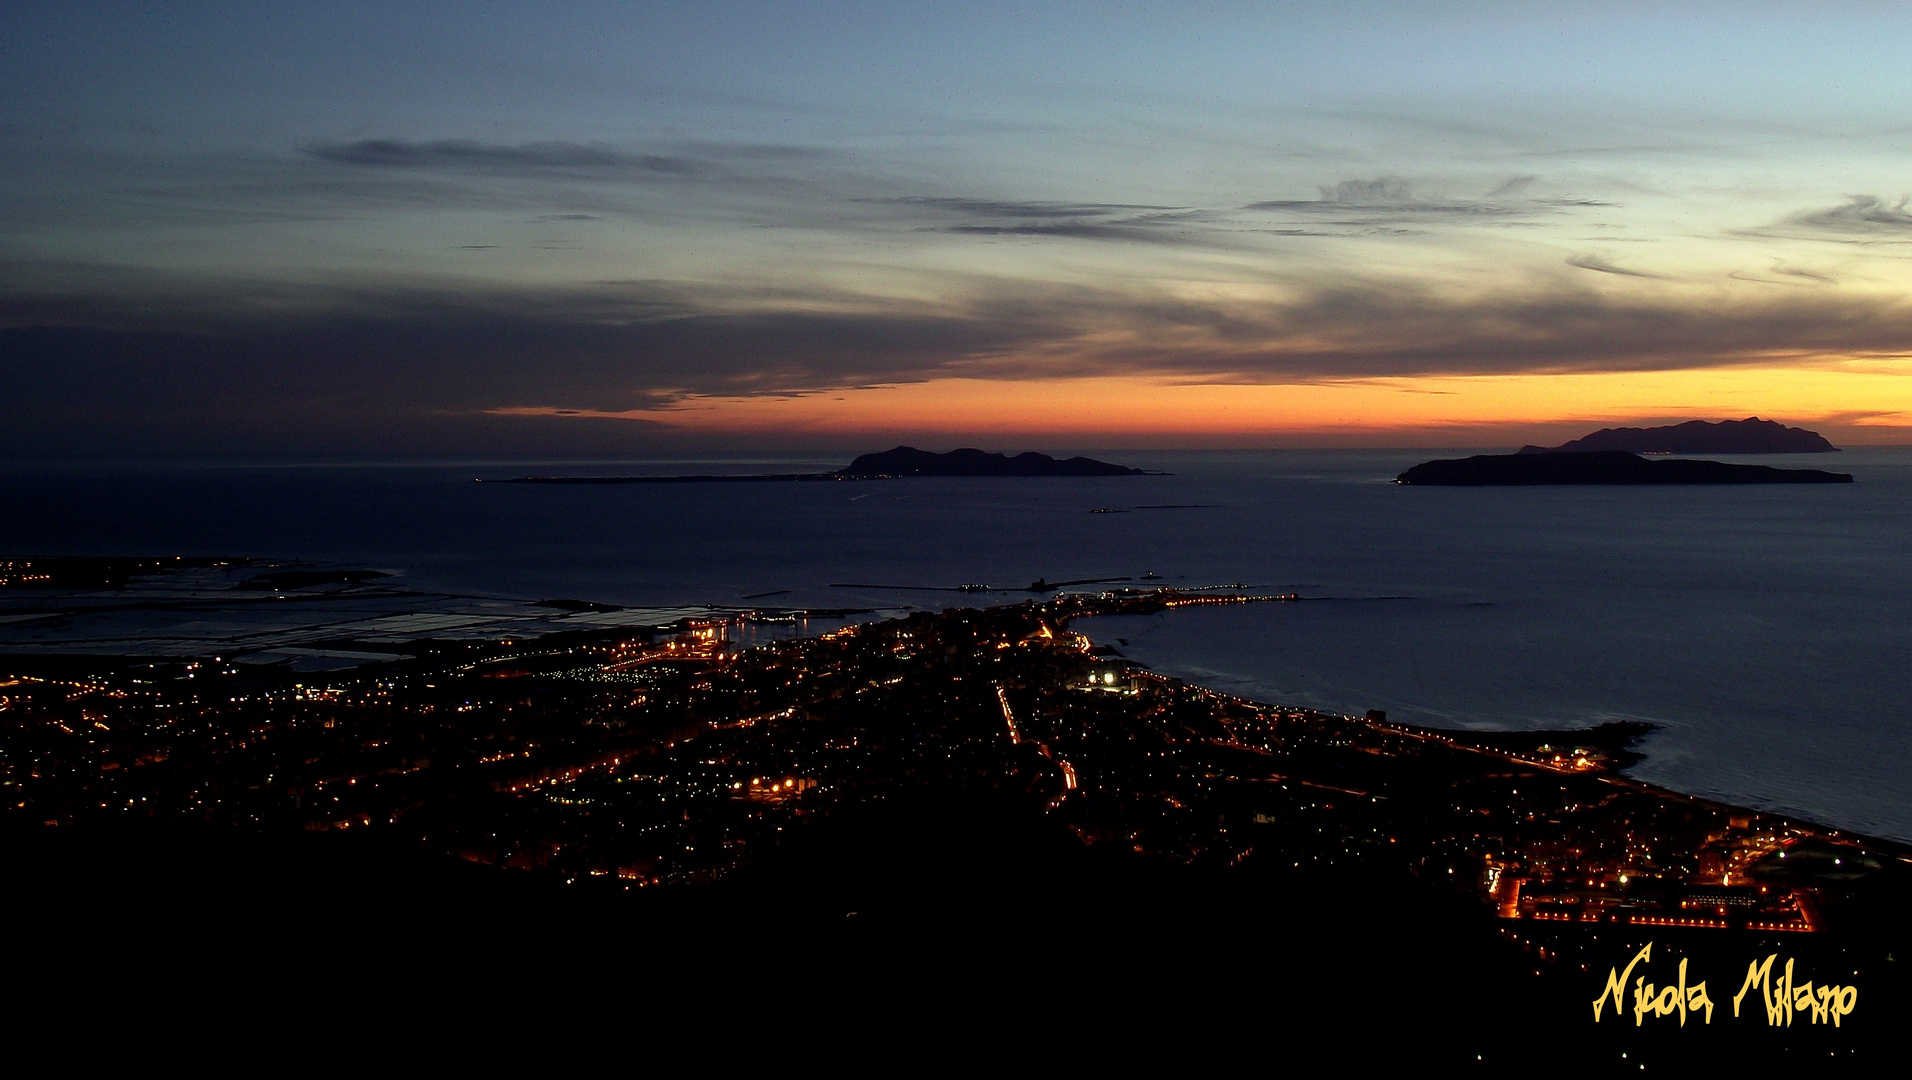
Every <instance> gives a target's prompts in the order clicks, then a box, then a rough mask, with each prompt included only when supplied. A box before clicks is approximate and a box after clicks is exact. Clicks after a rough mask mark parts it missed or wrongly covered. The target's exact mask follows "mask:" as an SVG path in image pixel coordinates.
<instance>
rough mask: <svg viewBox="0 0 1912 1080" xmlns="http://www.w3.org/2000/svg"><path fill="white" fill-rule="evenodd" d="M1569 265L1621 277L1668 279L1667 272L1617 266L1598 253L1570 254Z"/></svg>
mask: <svg viewBox="0 0 1912 1080" xmlns="http://www.w3.org/2000/svg"><path fill="white" fill-rule="evenodd" d="M1567 265H1568V266H1577V267H1579V268H1580V269H1582V270H1593V271H1596V272H1598V273H1602V274H1618V275H1620V276H1621V277H1634V278H1654V279H1658V280H1662V281H1664V280H1667V275H1665V274H1655V273H1652V272H1650V271H1646V270H1630V269H1628V268H1627V267H1624V266H1615V265H1614V264H1613V263H1610V262H1608V261H1607V260H1605V259H1602V258H1601V257H1600V256H1598V255H1570V256H1568V257H1567Z"/></svg>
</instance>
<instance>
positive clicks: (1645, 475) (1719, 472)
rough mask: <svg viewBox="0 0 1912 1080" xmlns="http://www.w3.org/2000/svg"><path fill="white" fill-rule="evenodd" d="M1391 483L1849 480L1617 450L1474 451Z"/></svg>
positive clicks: (1503, 484)
mask: <svg viewBox="0 0 1912 1080" xmlns="http://www.w3.org/2000/svg"><path fill="white" fill-rule="evenodd" d="M1394 482H1395V483H1397V484H1415V485H1421V486H1439V487H1511V486H1518V485H1532V484H1850V483H1852V474H1851V473H1836V472H1826V471H1824V470H1823V469H1775V468H1773V467H1772V466H1770V465H1733V464H1728V463H1726V462H1721V461H1698V460H1694V459H1691V458H1679V459H1669V460H1664V461H1649V460H1648V459H1646V458H1643V457H1641V456H1639V455H1638V454H1629V453H1627V452H1625V451H1623V450H1608V451H1601V452H1595V453H1562V452H1551V451H1550V452H1546V453H1531V454H1530V453H1519V454H1478V455H1475V456H1474V457H1469V458H1447V459H1442V460H1438V461H1424V462H1422V463H1421V464H1419V465H1416V466H1414V467H1413V468H1411V469H1409V470H1408V471H1406V472H1404V473H1402V474H1401V475H1399V476H1397V477H1395V478H1394Z"/></svg>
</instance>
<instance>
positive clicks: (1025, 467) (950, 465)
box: [479, 446, 1148, 484]
mask: <svg viewBox="0 0 1912 1080" xmlns="http://www.w3.org/2000/svg"><path fill="white" fill-rule="evenodd" d="M1146 475H1148V473H1147V471H1146V470H1143V469H1132V468H1129V467H1128V466H1126V465H1112V464H1110V463H1109V462H1106V461H1097V460H1096V459H1094V458H1087V457H1072V458H1062V459H1060V460H1058V459H1056V458H1052V457H1050V456H1049V455H1048V454H1038V453H1035V452H1033V451H1030V452H1026V453H1021V454H1017V455H1016V456H1015V457H1010V456H1009V455H1007V454H992V453H986V452H984V451H982V450H977V449H975V448H973V447H963V448H962V449H958V450H951V451H950V452H949V453H947V454H938V453H934V452H932V451H929V450H918V449H917V448H915V447H913V446H898V447H896V448H894V449H891V450H884V451H882V452H880V453H873V454H860V455H858V456H857V458H856V460H854V461H852V462H850V464H848V465H846V466H844V467H843V468H841V469H838V470H836V471H835V472H824V473H731V474H723V473H719V474H701V473H700V474H697V475H691V476H517V477H512V478H510V479H508V480H505V481H503V483H508V484H705V483H762V482H767V481H786V482H788V481H797V482H802V481H823V480H893V479H896V478H898V477H906V476H983V477H1030V476H1065V477H1084V476H1146ZM479 482H481V483H482V482H483V478H482V477H481V478H480V481H479Z"/></svg>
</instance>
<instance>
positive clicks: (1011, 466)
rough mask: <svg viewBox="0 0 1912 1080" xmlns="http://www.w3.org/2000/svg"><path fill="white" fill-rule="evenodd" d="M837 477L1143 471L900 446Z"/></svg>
mask: <svg viewBox="0 0 1912 1080" xmlns="http://www.w3.org/2000/svg"><path fill="white" fill-rule="evenodd" d="M834 475H836V476H859V477H877V476H1141V475H1143V473H1142V470H1141V469H1131V468H1129V467H1128V466H1126V465H1111V464H1109V463H1108V462H1106V461H1097V460H1095V459H1094V458H1086V457H1072V458H1063V459H1061V460H1060V461H1058V460H1057V459H1055V458H1052V457H1050V456H1049V455H1048V454H1038V453H1034V452H1030V453H1023V454H1017V455H1016V456H1015V457H1010V456H1008V455H1007V454H986V453H984V452H982V451H981V450H974V449H970V448H967V447H965V448H964V449H961V450H951V451H950V452H949V453H947V454H934V453H931V452H929V451H928V450H918V449H916V448H915V447H914V446H899V447H897V448H896V449H894V450H885V451H883V452H882V453H880V454H863V455H861V456H860V457H858V458H857V459H856V460H855V461H852V462H850V464H849V465H848V466H847V467H845V468H841V469H838V470H837V471H836V473H835V474H834Z"/></svg>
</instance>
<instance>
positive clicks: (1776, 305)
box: [0, 274, 1912, 453]
mask: <svg viewBox="0 0 1912 1080" xmlns="http://www.w3.org/2000/svg"><path fill="white" fill-rule="evenodd" d="M8 277H10V278H11V279H12V280H13V281H15V282H16V283H18V282H21V281H48V280H57V275H49V274H40V275H34V274H14V275H8ZM0 280H5V279H4V278H0ZM145 284H146V286H149V287H142V286H141V283H140V282H139V281H136V280H126V281H122V282H120V283H119V287H118V288H116V289H115V290H113V294H114V295H115V296H116V297H118V299H116V300H114V301H110V302H109V301H105V300H101V299H99V298H98V297H99V296H100V295H101V294H99V293H98V292H92V293H90V294H84V293H83V294H74V293H70V292H69V293H64V294H63V293H61V292H57V291H44V292H41V293H38V294H33V293H29V292H26V291H24V290H23V289H22V288H21V287H18V286H16V288H15V289H14V290H13V291H11V292H8V293H4V294H0V326H10V327H12V329H6V330H0V358H4V367H5V370H6V371H7V372H8V379H9V383H8V395H7V397H6V399H5V401H4V402H0V445H4V446H5V447H6V448H8V450H9V452H13V453H25V452H29V451H33V450H46V449H48V448H58V447H67V448H69V449H85V448H86V447H89V446H94V445H101V446H104V445H116V444H119V443H125V442H127V440H134V441H136V442H137V441H138V440H142V439H143V440H145V442H144V443H141V444H140V445H144V446H148V447H162V448H171V449H180V448H182V447H200V448H204V449H208V450H213V449H218V448H219V447H225V448H226V449H229V450H238V449H258V448H261V447H266V448H275V447H276V448H280V449H285V448H287V447H293V446H296V447H298V448H306V449H311V448H326V447H329V448H332V449H413V450H429V449H440V450H443V449H455V448H460V447H471V446H482V445H491V444H485V443H484V441H483V440H484V439H486V438H491V439H494V440H497V439H504V438H505V437H504V436H503V435H499V434H498V433H497V431H496V430H494V429H492V428H486V427H482V426H474V425H476V424H477V421H475V420H472V419H471V418H472V417H475V416H483V415H493V416H496V414H498V413H499V412H500V411H505V412H509V411H511V410H552V409H562V410H573V411H576V412H578V413H581V414H585V416H588V415H589V414H592V413H618V412H628V411H632V410H638V411H642V410H653V409H658V408H666V407H670V406H672V405H673V404H674V403H682V402H686V401H694V400H700V399H707V398H725V397H739V396H766V395H791V394H809V393H819V392H826V391H832V390H841V389H844V388H848V387H857V386H873V385H884V384H893V383H900V382H914V381H923V380H929V379H935V378H939V377H965V378H979V379H1022V378H1073V377H1092V376H1120V375H1137V376H1149V377H1157V378H1167V379H1171V380H1178V381H1189V382H1221V383H1284V382H1286V383H1296V382H1318V381H1335V380H1346V379H1370V378H1411V377H1413V376H1416V375H1430V374H1438V375H1456V374H1508V373H1535V372H1598V371H1629V370H1664V369H1677V368H1695V367H1708V366H1721V365H1736V364H1752V363H1809V362H1813V361H1817V360H1825V359H1832V358H1846V357H1851V356H1855V355H1868V354H1869V355H1874V356H1880V357H1889V358H1896V357H1905V356H1912V306H1908V305H1906V304H1901V303H1894V302H1891V301H1888V300H1883V299H1877V298H1863V297H1840V296H1838V295H1837V294H1833V293H1830V292H1825V291H1821V290H1810V291H1799V292H1788V293H1786V294H1785V296H1784V298H1783V299H1779V300H1774V299H1763V300H1759V301H1749V302H1740V303H1736V304H1722V303H1719V302H1717V301H1710V300H1709V301H1707V302H1703V303H1702V302H1683V301H1681V300H1680V299H1679V298H1677V297H1629V296H1618V297H1614V296H1606V295H1603V294H1602V293H1600V292H1598V291H1596V290H1589V289H1579V288H1575V287H1572V286H1571V285H1570V284H1568V283H1564V282H1562V281H1558V280H1556V281H1553V282H1551V283H1548V282H1545V281H1539V282H1531V281H1530V282H1526V283H1525V284H1524V285H1519V284H1510V286H1509V287H1508V290H1507V291H1505V292H1502V293H1496V294H1492V295H1457V294H1452V293H1443V292H1439V291H1434V290H1429V289H1426V288H1420V287H1416V286H1414V285H1412V284H1408V283H1404V282H1399V281H1379V280H1357V279H1344V280H1342V281H1341V282H1340V283H1338V284H1330V285H1324V286H1321V287H1317V288H1313V289H1309V290H1303V291H1294V292H1291V293H1287V294H1283V295H1278V296H1268V297H1266V298H1264V299H1262V300H1258V301H1257V300H1249V299H1243V298H1240V297H1231V298H1216V297H1190V296H1185V295H1178V294H1175V293H1171V292H1166V291H1162V290H1157V289H1152V288H1150V287H1147V286H1141V285H1133V286H1124V287H1121V288H1114V287H1087V286H1066V285H1057V284H1045V283H1039V282H1036V283H1032V282H1028V281H1012V280H993V279H972V280H971V281H969V282H968V285H967V287H966V288H964V289H961V290H952V291H951V295H962V296H964V297H966V299H964V300H963V301H961V302H942V303H932V302H899V301H892V300H884V299H880V298H875V297H853V296H844V295H841V294H837V293H832V294H829V295H823V294H818V295H813V296H805V295H801V294H796V293H791V294H786V295H781V296H771V295H768V294H765V293H762V292H759V291H753V290H751V289H748V288H743V287H732V288H728V289H719V288H715V287H703V288H689V287H685V286H680V285H671V284H668V283H659V282H643V281H634V282H619V283H602V284H599V285H596V286H591V287H589V288H583V287H574V288H568V289H550V290H544V291H537V290H522V289H521V290H516V291H511V290H495V291H492V292H488V293H480V292H474V291H471V290H470V289H469V288H464V289H461V290H458V291H445V292H433V291H429V290H422V289H417V288H413V289H409V290H406V289H398V288H389V287H388V288H384V289H372V288H369V287H367V288H358V289H333V290H318V289H312V288H306V289H304V290H301V289H298V288H295V287H292V286H284V285H281V286H274V287H272V288H270V289H266V290H264V291H256V292H248V291H247V290H246V287H245V286H243V285H233V284H231V283H217V284H216V285H215V284H207V285H204V286H202V287H200V289H199V292H200V293H201V294H202V295H197V296H195V295H194V290H193V289H192V288H189V287H187V285H185V284H182V283H179V282H176V281H170V280H166V279H155V280H154V281H149V282H146V283H145ZM167 289H171V290H172V291H170V292H168V291H166V290H167ZM160 319H165V320H167V321H166V322H165V323H163V324H162V323H161V322H158V321H156V320H160ZM505 419H509V418H508V417H507V418H505ZM519 420H521V421H522V422H523V423H527V424H529V423H531V422H532V421H531V420H529V419H525V418H523V417H520V418H519ZM498 422H500V423H503V422H504V419H500V420H499V421H498ZM514 422H517V421H514ZM550 422H552V423H557V422H558V421H550ZM577 422H578V423H580V424H583V423H591V424H612V423H613V422H612V421H608V420H607V421H587V420H586V419H585V418H583V417H580V418H577ZM487 423H489V421H487ZM592 430H602V431H613V430H623V429H613V428H602V429H599V428H593V429H592ZM485 432H491V434H490V435H485V434H484V433H485ZM579 437H582V436H579ZM593 437H594V438H598V439H599V442H598V443H595V444H593V445H598V446H600V447H601V448H608V447H614V446H615V445H619V444H617V443H616V439H621V438H628V437H630V436H629V435H628V433H627V434H626V435H601V436H593ZM607 439H608V440H611V441H610V442H608V443H607V442H604V441H603V440H607ZM460 440H464V441H462V442H461V441H460ZM506 441H509V440H506ZM511 445H519V444H517V443H513V444H511ZM539 445H544V444H539Z"/></svg>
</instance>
